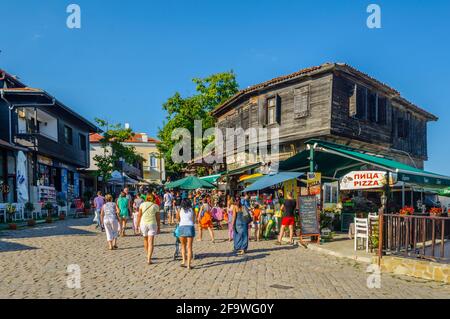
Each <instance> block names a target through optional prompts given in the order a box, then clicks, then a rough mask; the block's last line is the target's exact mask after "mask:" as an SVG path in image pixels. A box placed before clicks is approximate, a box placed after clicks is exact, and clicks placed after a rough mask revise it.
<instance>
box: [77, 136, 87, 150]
mask: <svg viewBox="0 0 450 319" xmlns="http://www.w3.org/2000/svg"><path fill="white" fill-rule="evenodd" d="M79 137H80V149H81V150H82V151H86V149H87V143H86V140H87V139H86V135H83V134H79Z"/></svg>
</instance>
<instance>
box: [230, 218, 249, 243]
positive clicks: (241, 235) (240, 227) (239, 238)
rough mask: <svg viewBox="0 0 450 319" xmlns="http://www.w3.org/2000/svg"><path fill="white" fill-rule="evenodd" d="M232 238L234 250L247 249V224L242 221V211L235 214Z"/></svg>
mask: <svg viewBox="0 0 450 319" xmlns="http://www.w3.org/2000/svg"><path fill="white" fill-rule="evenodd" d="M233 240H234V250H235V251H239V250H244V251H246V250H247V249H248V224H247V223H246V222H245V221H244V218H243V215H242V212H238V213H237V214H236V225H235V226H234V235H233Z"/></svg>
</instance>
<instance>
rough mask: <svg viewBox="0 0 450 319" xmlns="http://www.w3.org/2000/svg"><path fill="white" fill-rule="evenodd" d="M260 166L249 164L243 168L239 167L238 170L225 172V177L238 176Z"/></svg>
mask: <svg viewBox="0 0 450 319" xmlns="http://www.w3.org/2000/svg"><path fill="white" fill-rule="evenodd" d="M260 166H261V163H256V164H250V165H247V166H244V167H240V168H236V169H233V170H230V171H227V172H226V174H227V175H239V174H243V173H245V172H247V171H251V170H253V169H255V168H259V167H260Z"/></svg>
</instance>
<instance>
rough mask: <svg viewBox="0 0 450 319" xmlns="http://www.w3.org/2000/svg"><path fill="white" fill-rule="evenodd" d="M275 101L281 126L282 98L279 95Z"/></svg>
mask: <svg viewBox="0 0 450 319" xmlns="http://www.w3.org/2000/svg"><path fill="white" fill-rule="evenodd" d="M275 101H276V102H275V109H276V121H277V123H278V124H279V125H280V124H281V97H280V96H279V95H277V96H276V99H275Z"/></svg>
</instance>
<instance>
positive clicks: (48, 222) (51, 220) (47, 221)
mask: <svg viewBox="0 0 450 319" xmlns="http://www.w3.org/2000/svg"><path fill="white" fill-rule="evenodd" d="M45 222H46V223H47V224H51V223H53V219H52V218H51V217H50V216H49V217H47V218H46V219H45Z"/></svg>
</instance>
